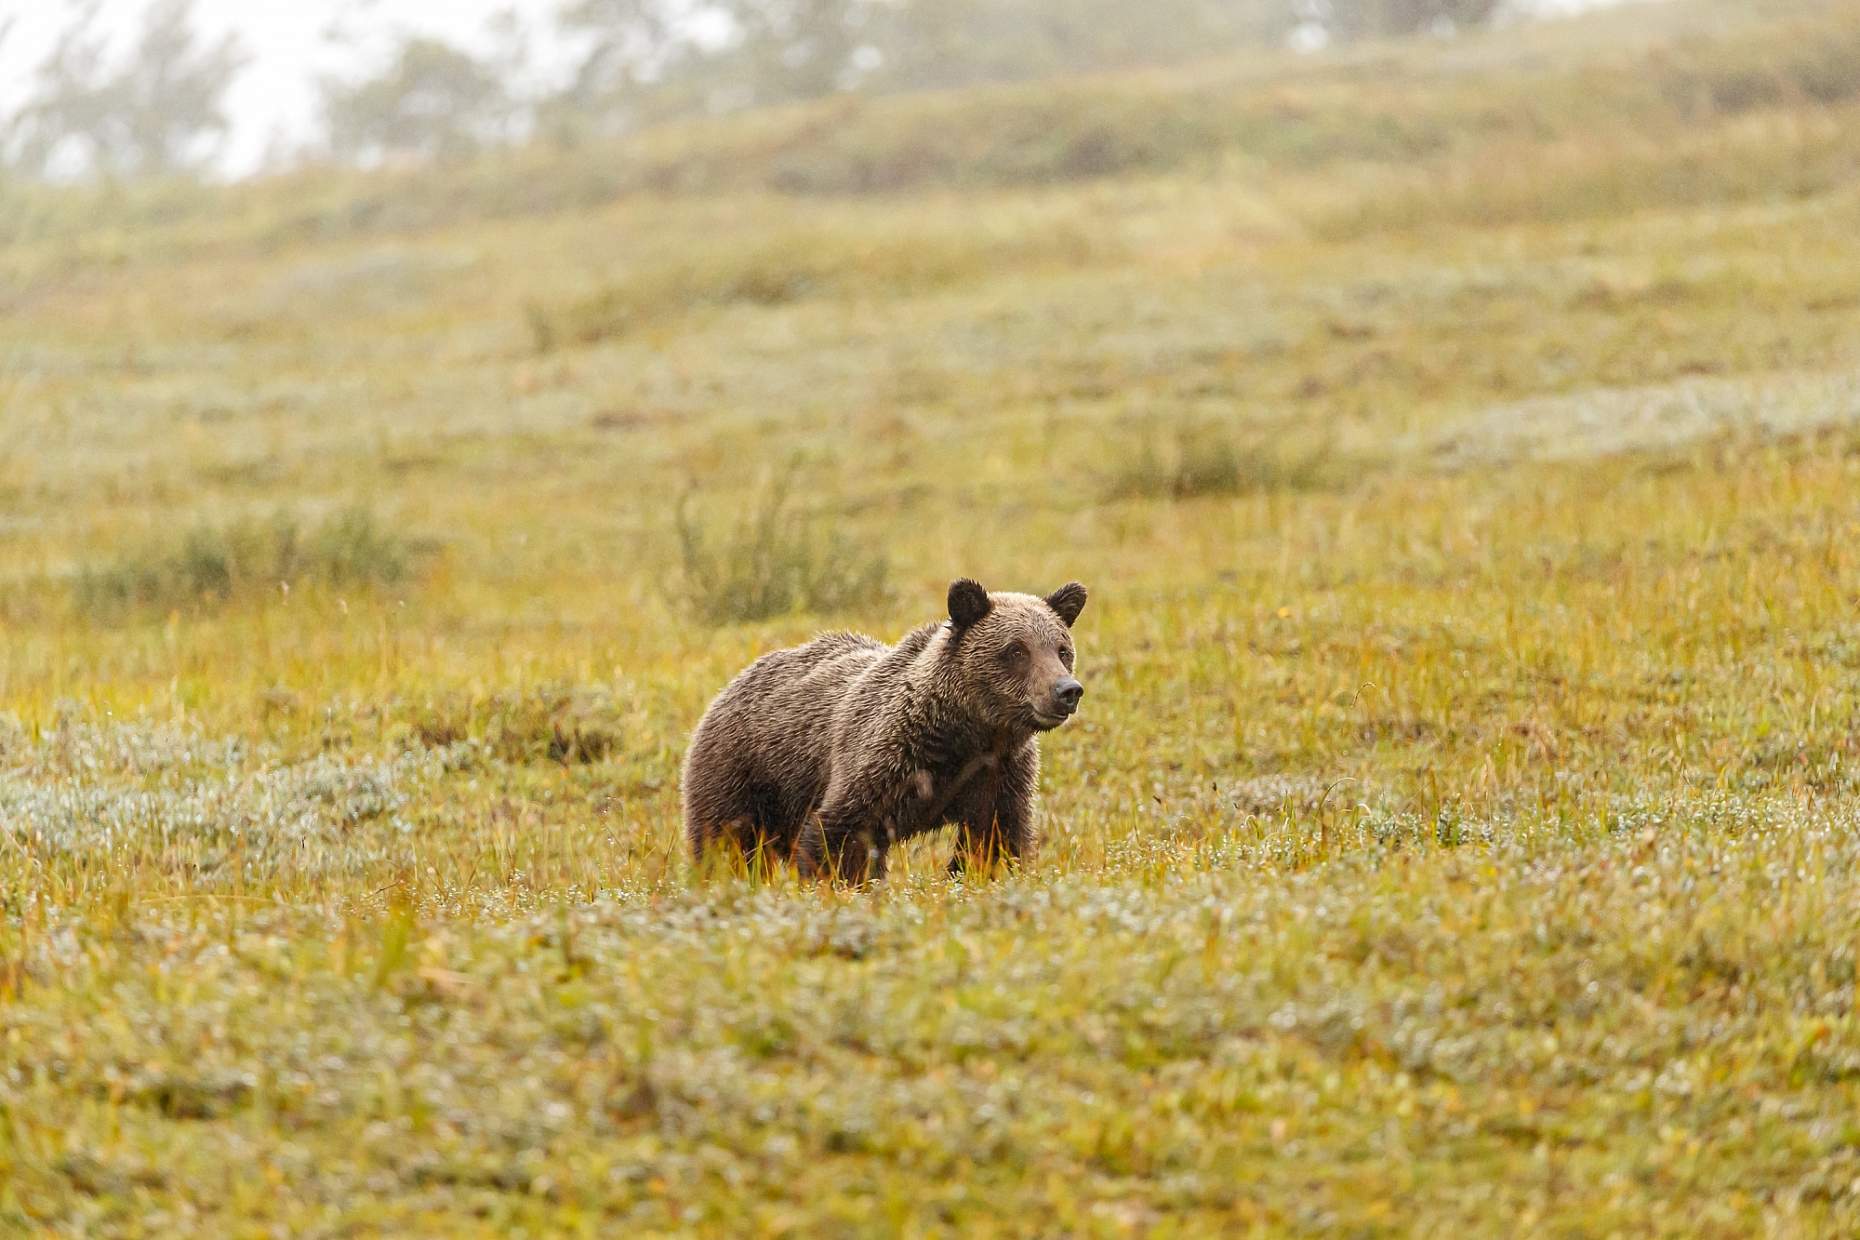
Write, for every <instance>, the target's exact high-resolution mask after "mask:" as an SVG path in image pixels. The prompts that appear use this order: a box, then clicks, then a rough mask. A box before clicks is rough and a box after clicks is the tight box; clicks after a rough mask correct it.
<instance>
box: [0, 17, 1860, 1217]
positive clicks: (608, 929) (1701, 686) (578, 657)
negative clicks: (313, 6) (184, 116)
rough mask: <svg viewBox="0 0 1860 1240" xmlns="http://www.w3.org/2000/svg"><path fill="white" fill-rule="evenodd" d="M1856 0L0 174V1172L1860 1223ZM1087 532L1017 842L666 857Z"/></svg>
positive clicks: (370, 1199)
mask: <svg viewBox="0 0 1860 1240" xmlns="http://www.w3.org/2000/svg"><path fill="white" fill-rule="evenodd" d="M1857 226H1860V8H1856V7H1855V6H1854V5H1852V4H1848V3H1834V2H1827V3H1807V2H1803V3H1790V4H1787V5H1774V6H1769V5H1766V6H1750V5H1743V4H1735V5H1734V4H1728V3H1727V4H1712V3H1709V2H1707V0H1699V2H1698V3H1683V2H1678V0H1676V2H1675V3H1671V4H1662V5H1648V6H1641V7H1630V8H1624V9H1622V10H1619V11H1614V12H1609V13H1605V14H1597V15H1594V16H1592V17H1588V18H1585V19H1582V20H1580V21H1571V22H1567V23H1559V24H1553V25H1546V26H1542V27H1536V28H1530V29H1519V30H1501V31H1496V32H1493V33H1490V34H1488V35H1483V36H1480V37H1477V38H1468V39H1464V40H1459V41H1451V42H1437V41H1432V42H1422V43H1415V44H1409V45H1402V46H1382V47H1366V48H1361V49H1356V50H1351V51H1348V52H1340V53H1336V54H1331V55H1323V56H1316V57H1309V58H1298V57H1292V56H1289V55H1288V56H1276V55H1275V56H1267V55H1259V56H1251V57H1244V58H1237V59H1222V60H1219V61H1213V62H1208V63H1204V64H1197V65H1192V66H1188V67H1184V68H1178V69H1172V70H1168V71H1162V70H1157V71H1150V72H1145V73H1140V74H1124V75H1113V76H1105V77H1097V78H1089V79H1067V80H1064V81H1061V82H1058V83H1045V84H1035V85H1026V86H1014V87H1002V88H994V89H989V90H981V91H972V92H956V93H949V94H943V95H930V96H903V97H896V98H889V99H883V100H870V101H836V102H832V103H828V104H822V105H817V106H809V107H804V108H797V109H792V110H784V111H780V112H768V113H755V114H749V115H745V116H741V117H736V118H730V119H727V120H718V121H714V122H708V123H705V124H701V125H691V126H684V127H677V128H667V129H663V130H656V131H652V132H650V133H647V134H645V135H642V136H641V137H640V138H639V139H637V140H635V141H633V142H631V143H627V144H620V145H615V146H612V147H601V148H591V147H590V148H582V149H578V150H566V151H565V150H559V149H542V148H538V149H533V150H526V151H520V152H514V153H509V154H506V155H502V156H497V157H489V158H486V159H483V160H481V161H478V162H474V163H469V164H462V165H452V166H442V167H434V168H418V169H400V170H389V171H380V172H374V173H356V172H340V171H335V170H311V171H305V172H302V173H298V174H294V175H292V176H291V177H288V178H283V179H276V180H267V181H258V182H252V183H249V184H241V185H235V186H227V187H218V188H200V187H194V186H183V185H134V186H125V187H117V188H115V189H110V190H79V189H56V190H54V189H43V188H38V189H33V188H28V187H23V186H17V185H15V186H8V187H5V188H0V237H4V238H5V239H6V240H5V241H4V243H3V244H0V427H3V428H4V434H3V435H0V1120H3V1121H4V1122H0V1230H5V1231H9V1232H10V1231H15V1230H16V1231H19V1232H21V1233H23V1234H26V1233H36V1232H38V1231H50V1232H52V1233H57V1234H120V1235H136V1234H148V1235H155V1234H173V1233H174V1232H176V1231H181V1230H187V1231H195V1232H200V1233H203V1234H208V1233H212V1234H245V1233H248V1232H251V1233H259V1232H268V1231H284V1232H290V1233H292V1234H374V1233H378V1232H392V1233H397V1234H407V1233H414V1234H476V1233H484V1234H504V1233H507V1232H509V1231H510V1230H512V1229H514V1228H517V1227H526V1228H529V1229H530V1230H531V1231H532V1232H556V1231H576V1230H581V1231H587V1232H591V1233H596V1234H613V1232H614V1231H616V1230H617V1229H618V1230H624V1231H625V1232H627V1233H628V1234H689V1233H700V1234H719V1235H724V1234H740V1232H741V1231H742V1230H743V1229H744V1226H745V1222H746V1221H747V1222H748V1223H750V1224H752V1225H753V1226H754V1228H755V1229H756V1230H758V1231H762V1232H767V1233H770V1234H797V1233H802V1232H807V1233H812V1234H819V1233H821V1232H823V1231H824V1232H826V1233H827V1234H894V1233H896V1234H927V1233H943V1232H951V1233H961V1234H1025V1235H1051V1234H1055V1233H1059V1234H1068V1235H1070V1234H1080V1235H1084V1234H1093V1235H1095V1234H1107V1235H1110V1234H1151V1233H1155V1234H1171V1233H1172V1232H1181V1233H1185V1234H1214V1233H1231V1232H1235V1231H1244V1230H1246V1229H1254V1230H1258V1231H1260V1232H1262V1233H1267V1234H1282V1233H1301V1232H1321V1233H1326V1234H1328V1233H1334V1232H1339V1231H1342V1232H1348V1233H1351V1234H1363V1235H1381V1234H1390V1235H1393V1234H1408V1233H1410V1232H1413V1231H1419V1230H1423V1229H1433V1228H1438V1227H1458V1228H1459V1229H1461V1230H1462V1231H1465V1232H1467V1233H1469V1234H1478V1235H1485V1234H1494V1233H1511V1232H1515V1231H1518V1230H1524V1231H1527V1232H1531V1233H1533V1234H1535V1233H1538V1232H1544V1233H1553V1234H1554V1233H1561V1234H1591V1233H1617V1232H1619V1233H1632V1234H1658V1235H1687V1236H1699V1235H1722V1236H1743V1235H1749V1234H1753V1233H1756V1232H1759V1231H1765V1232H1769V1233H1774V1234H1781V1235H1792V1234H1804V1235H1807V1234H1843V1233H1846V1232H1851V1231H1853V1230H1854V1229H1855V1227H1856V1226H1857V1225H1860V1197H1857V1196H1856V1188H1855V1186H1856V1185H1860V1132H1857V1130H1856V1128H1855V1126H1854V1121H1853V1118H1852V1117H1853V1116H1854V1114H1856V1106H1857V1105H1860V1010H1857V1009H1856V998H1855V996H1856V992H1855V960H1854V952H1855V944H1856V942H1860V868H1857V865H1860V834H1857V833H1856V826H1857V825H1860V817H1857V813H1860V727H1857V726H1856V725H1857V715H1856V711H1857V709H1860V622H1857V621H1856V619H1855V617H1856V615H1860V611H1857V609H1856V607H1857V604H1860V551H1857V550H1856V548H1860V291H1857V290H1860V255H1856V252H1855V249H1854V246H1853V244H1852V237H1853V235H1854V234H1855V231H1856V227H1857ZM965 574H966V575H973V576H976V577H979V578H980V579H982V580H983V581H985V582H987V583H988V584H990V585H991V586H994V587H997V588H1026V589H1032V588H1039V589H1041V590H1046V589H1051V588H1052V587H1054V586H1057V585H1058V584H1060V583H1061V582H1064V581H1066V580H1069V579H1073V578H1077V579H1079V580H1082V581H1084V582H1086V583H1087V584H1088V585H1089V586H1090V587H1091V590H1092V598H1091V603H1090V605H1089V607H1088V608H1087V611H1086V613H1085V616H1084V618H1083V619H1082V620H1081V621H1080V626H1079V631H1078V638H1079V644H1080V662H1079V669H1080V673H1081V677H1082V679H1083V680H1084V683H1085V684H1086V686H1087V696H1086V698H1085V709H1084V711H1083V713H1082V715H1081V717H1080V718H1079V719H1078V720H1076V721H1075V722H1074V723H1072V724H1069V725H1068V726H1067V727H1066V728H1064V729H1063V730H1061V731H1060V732H1058V733H1055V734H1054V735H1052V736H1051V737H1049V738H1048V739H1047V741H1046V744H1045V748H1044V765H1043V775H1042V792H1043V821H1044V823H1045V827H1046V832H1047V838H1046V842H1045V846H1044V847H1043V849H1042V850H1041V852H1040V854H1039V856H1038V858H1037V860H1035V861H1034V862H1033V863H1032V864H1031V865H1030V866H1028V867H1027V868H1026V869H1025V870H1024V871H1022V872H1019V873H1015V874H1011V875H1003V876H999V877H997V878H994V879H992V880H986V881H984V880H971V881H967V882H959V881H953V880H950V879H947V878H946V877H945V876H944V874H943V871H942V861H943V859H944V856H945V853H946V850H947V847H948V843H947V840H945V839H942V838H934V839H931V840H926V841H923V842H921V843H920V844H918V845H914V846H913V847H912V848H911V849H910V850H908V855H906V856H904V857H901V858H898V859H896V860H894V869H893V877H892V878H891V880H890V881H888V882H887V883H886V884H885V885H884V887H883V888H882V889H879V890H875V891H867V892H858V891H848V890H840V889H831V888H814V887H812V886H809V885H805V884H802V883H800V882H798V881H797V880H795V879H794V877H793V876H792V875H790V874H787V873H785V872H784V873H779V874H775V875H740V874H738V875H731V874H724V873H698V872H695V871H694V869H693V867H692V866H691V864H690V862H689V861H688V859H687V858H686V857H685V855H684V852H683V847H682V841H681V840H680V837H679V827H678V789H677V779H678V764H679V761H680V759H681V757H682V754H683V747H684V742H685V738H686V736H687V735H688V732H689V729H690V728H691V726H692V725H693V724H694V723H695V721H696V719H697V717H698V715H699V713H700V712H701V711H702V709H703V706H704V704H705V702H706V701H707V700H708V699H709V698H710V696H711V695H712V694H713V693H715V692H716V691H717V689H718V688H719V687H721V686H722V685H723V683H725V681H727V680H728V678H729V677H730V676H731V675H732V674H733V673H734V672H735V671H736V670H737V669H738V668H740V667H741V666H742V665H743V664H744V663H745V662H747V661H748V660H749V659H750V658H752V657H754V656H755V655H756V654H758V653H761V652H763V651H766V650H770V649H773V648H775V647H777V646H779V645H783V644H788V643H791V642H794V641H798V640H801V639H803V638H805V637H806V636H808V635H809V634H811V633H813V632H814V631H816V630H818V629H821V628H825V627H842V626H856V627H860V628H863V629H865V630H867V631H870V632H873V633H875V634H880V635H883V636H886V637H887V638H890V637H895V636H896V635H898V634H900V633H902V632H903V631H905V630H906V629H908V628H910V627H912V626H914V625H915V624H918V623H920V622H922V621H924V620H927V619H931V618H933V617H935V616H936V615H937V614H938V613H939V609H940V608H941V607H942V600H943V597H944V590H945V587H946V586H947V583H948V581H949V579H950V578H951V577H954V576H957V575H965Z"/></svg>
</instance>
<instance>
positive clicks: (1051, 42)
mask: <svg viewBox="0 0 1860 1240" xmlns="http://www.w3.org/2000/svg"><path fill="white" fill-rule="evenodd" d="M1296 21H1297V14H1296V11H1295V8H1294V6H1293V5H1292V4H1291V3H1290V2H1289V0H1151V2H1150V3H1147V4H1131V3H1129V2H1128V0H1046V2H1033V0H899V2H897V3H891V4H886V5H882V6H880V8H879V12H878V15H877V17H876V18H875V20H874V21H873V22H872V29H873V37H872V38H871V39H870V40H869V42H868V43H867V44H866V45H865V46H866V48H867V49H868V50H867V53H866V55H867V57H868V59H869V60H870V61H871V62H872V63H871V66H870V68H869V69H868V70H867V71H866V72H864V73H863V74H862V77H861V80H862V81H863V82H864V83H865V84H866V85H868V86H870V87H871V88H874V89H882V90H918V89H937V88H942V87H948V86H957V85H963V84H967V83H976V82H990V81H1012V80H1018V79H1024V78H1031V77H1039V76H1043V75H1046V74H1052V73H1064V72H1075V71H1081V70H1083V71H1090V70H1094V69H1108V68H1118V67H1123V66H1131V65H1143V64H1159V63H1166V62H1169V61H1174V60H1181V59H1185V58H1189V57H1194V56H1199V55H1207V54H1209V53H1211V52H1219V51H1222V50H1231V49H1234V48H1238V47H1244V46H1254V45H1259V44H1276V43H1279V42H1282V41H1283V40H1284V39H1285V37H1286V36H1287V35H1288V34H1289V33H1290V31H1291V29H1292V27H1293V26H1294V25H1295V24H1296Z"/></svg>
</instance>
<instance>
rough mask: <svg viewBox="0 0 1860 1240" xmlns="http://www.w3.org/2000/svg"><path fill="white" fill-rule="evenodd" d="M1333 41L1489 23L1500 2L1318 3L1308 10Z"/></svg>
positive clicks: (1402, 0)
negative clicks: (1312, 12) (1313, 12)
mask: <svg viewBox="0 0 1860 1240" xmlns="http://www.w3.org/2000/svg"><path fill="white" fill-rule="evenodd" d="M1311 7H1312V8H1313V9H1315V10H1316V11H1317V18H1318V20H1319V21H1320V22H1321V23H1322V24H1323V25H1324V26H1325V27H1326V28H1327V29H1328V30H1329V31H1330V33H1331V36H1332V37H1333V38H1336V39H1341V40H1348V39H1362V38H1392V37H1399V36H1402V35H1411V34H1423V33H1425V32H1427V31H1430V30H1434V29H1442V28H1444V29H1451V30H1465V29H1468V28H1469V27H1473V26H1478V25H1482V24H1483V23H1485V22H1488V21H1490V20H1491V19H1492V18H1493V17H1494V16H1495V15H1496V14H1497V13H1498V12H1499V11H1500V10H1501V9H1502V8H1504V7H1505V4H1504V0H1322V3H1320V4H1317V5H1313V6H1311Z"/></svg>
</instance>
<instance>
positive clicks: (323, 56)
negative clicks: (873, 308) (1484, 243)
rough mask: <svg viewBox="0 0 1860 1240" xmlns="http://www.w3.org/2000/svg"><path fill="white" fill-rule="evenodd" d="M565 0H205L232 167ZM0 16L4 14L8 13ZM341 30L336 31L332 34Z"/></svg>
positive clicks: (22, 46) (1560, 0)
mask: <svg viewBox="0 0 1860 1240" xmlns="http://www.w3.org/2000/svg"><path fill="white" fill-rule="evenodd" d="M147 2H148V0H101V12H102V15H103V18H104V21H105V23H106V24H107V26H108V27H109V28H110V29H111V30H112V31H114V32H117V33H119V34H120V35H121V36H122V37H124V38H129V37H132V36H133V33H134V31H135V29H136V27H137V24H138V22H139V20H140V17H141V14H142V12H143V10H144V9H145V8H146V7H147ZM560 2H561V0H197V2H196V4H195V10H194V11H195V18H196V21H198V22H199V24H200V26H201V28H202V30H203V31H206V32H211V33H213V34H218V33H219V32H222V31H227V30H232V31H235V32H237V34H238V35H239V38H240V40H241V42H242V43H243V44H244V46H245V49H246V51H247V53H248V55H249V57H250V60H249V63H248V66H247V68H246V71H245V72H244V73H243V74H241V76H240V77H239V79H238V81H237V82H236V83H235V84H234V86H233V88H232V91H231V92H230V94H229V96H228V101H227V102H228V113H229V115H230V116H231V118H232V120H233V132H232V134H231V135H230V137H229V139H228V141H227V143H226V146H225V148H224V149H223V151H222V152H221V154H220V158H219V159H218V161H217V165H216V166H217V167H218V168H219V169H220V170H221V171H222V172H224V173H226V174H227V175H232V176H237V175H241V174H244V173H247V172H250V171H252V170H253V169H255V168H258V167H260V166H262V164H263V163H264V162H265V158H266V154H267V152H268V151H272V150H279V151H283V150H288V149H289V148H291V147H295V146H301V145H302V144H303V143H305V142H306V141H308V140H309V139H311V137H312V136H313V134H314V130H315V118H316V82H317V80H318V78H319V77H320V76H325V75H331V74H333V75H337V76H355V75H358V74H360V73H362V72H365V71H366V70H368V69H370V68H372V67H374V66H375V65H378V64H380V63H381V62H382V61H383V60H384V59H385V57H386V55H387V53H388V51H389V49H391V48H392V47H393V46H394V44H395V42H396V41H397V39H398V37H399V36H401V35H404V34H406V33H410V32H416V31H417V32H421V33H426V34H435V35H439V36H442V37H444V38H446V39H448V40H450V41H452V42H454V43H458V44H460V45H462V46H467V47H471V48H473V49H474V50H479V51H484V50H489V48H490V46H491V43H492V38H491V35H490V33H489V29H488V27H489V24H490V22H491V19H492V18H493V17H494V16H495V15H496V14H498V13H499V12H504V11H509V12H514V13H515V14H516V15H517V17H518V18H519V19H520V20H521V21H522V23H523V24H524V25H525V26H527V27H528V28H529V30H530V31H531V34H532V37H533V40H534V44H533V47H532V57H533V63H535V64H536V65H537V72H538V73H539V75H542V76H545V77H546V76H550V75H553V74H559V73H560V72H562V71H563V69H564V67H565V65H566V64H567V63H568V53H567V52H566V51H565V49H563V48H562V47H561V46H560V45H559V44H557V43H554V42H553V41H552V40H551V39H550V38H549V33H548V32H549V22H548V20H547V19H548V18H549V16H550V15H551V14H552V13H553V12H554V11H555V10H556V9H557V8H558V7H559V6H560ZM1611 2H1613V0H1537V3H1538V6H1539V7H1541V8H1544V9H1548V10H1573V9H1579V8H1584V7H1589V6H1592V5H1595V4H1598V3H1611ZM74 7H75V5H74V0H0V17H4V18H11V19H13V26H12V29H11V32H10V34H9V35H8V36H7V38H6V39H5V41H4V42H0V116H4V115H6V114H8V113H10V112H11V111H12V109H14V108H16V107H18V106H19V104H20V103H21V102H22V100H23V99H24V97H25V96H26V93H27V91H28V90H29V88H30V85H31V76H32V71H33V69H34V68H35V67H36V66H37V65H38V63H39V61H40V59H41V58H42V57H43V56H44V55H45V52H46V49H47V48H48V47H49V46H50V44H51V43H52V41H53V40H54V38H55V37H56V34H57V31H58V30H59V29H60V28H61V27H62V26H63V25H64V24H65V23H67V22H68V21H69V20H70V16H71V13H72V12H73V11H74ZM0 24H4V23H3V22H0ZM338 34H339V35H340V36H341V38H340V39H334V38H332V37H331V36H332V35H338Z"/></svg>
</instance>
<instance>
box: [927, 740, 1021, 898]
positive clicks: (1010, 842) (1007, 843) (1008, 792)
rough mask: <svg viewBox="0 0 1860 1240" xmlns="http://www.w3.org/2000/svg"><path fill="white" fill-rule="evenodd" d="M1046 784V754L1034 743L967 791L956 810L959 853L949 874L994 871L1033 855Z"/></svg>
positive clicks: (1012, 755) (957, 804) (959, 800)
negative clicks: (1036, 815) (1039, 799)
mask: <svg viewBox="0 0 1860 1240" xmlns="http://www.w3.org/2000/svg"><path fill="white" fill-rule="evenodd" d="M1039 782H1040V751H1039V749H1038V748H1037V747H1036V746H1035V745H1034V744H1033V743H1032V742H1031V741H1029V742H1028V743H1027V744H1025V745H1023V746H1022V747H1021V748H1020V749H1018V750H1016V751H1014V752H1013V753H1011V754H1008V755H1007V756H1006V757H1004V758H1003V759H1002V761H1001V764H1000V767H999V769H997V770H990V771H985V772H983V774H982V776H981V777H979V778H977V779H976V780H975V782H974V783H973V784H972V785H971V786H970V787H968V788H965V789H964V790H963V793H962V795H961V796H960V797H958V798H957V800H956V804H955V806H954V807H953V809H954V814H953V817H954V818H955V820H956V851H955V854H954V855H953V856H951V857H950V859H949V872H950V873H951V874H961V873H962V872H963V871H964V870H970V869H973V870H983V871H986V870H990V869H993V868H994V867H995V866H996V865H998V864H1000V863H1001V862H1003V861H1009V862H1012V861H1018V860H1020V858H1022V857H1024V856H1026V855H1027V854H1028V853H1030V852H1032V851H1033V798H1034V791H1035V789H1036V788H1037V787H1038V785H1039Z"/></svg>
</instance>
